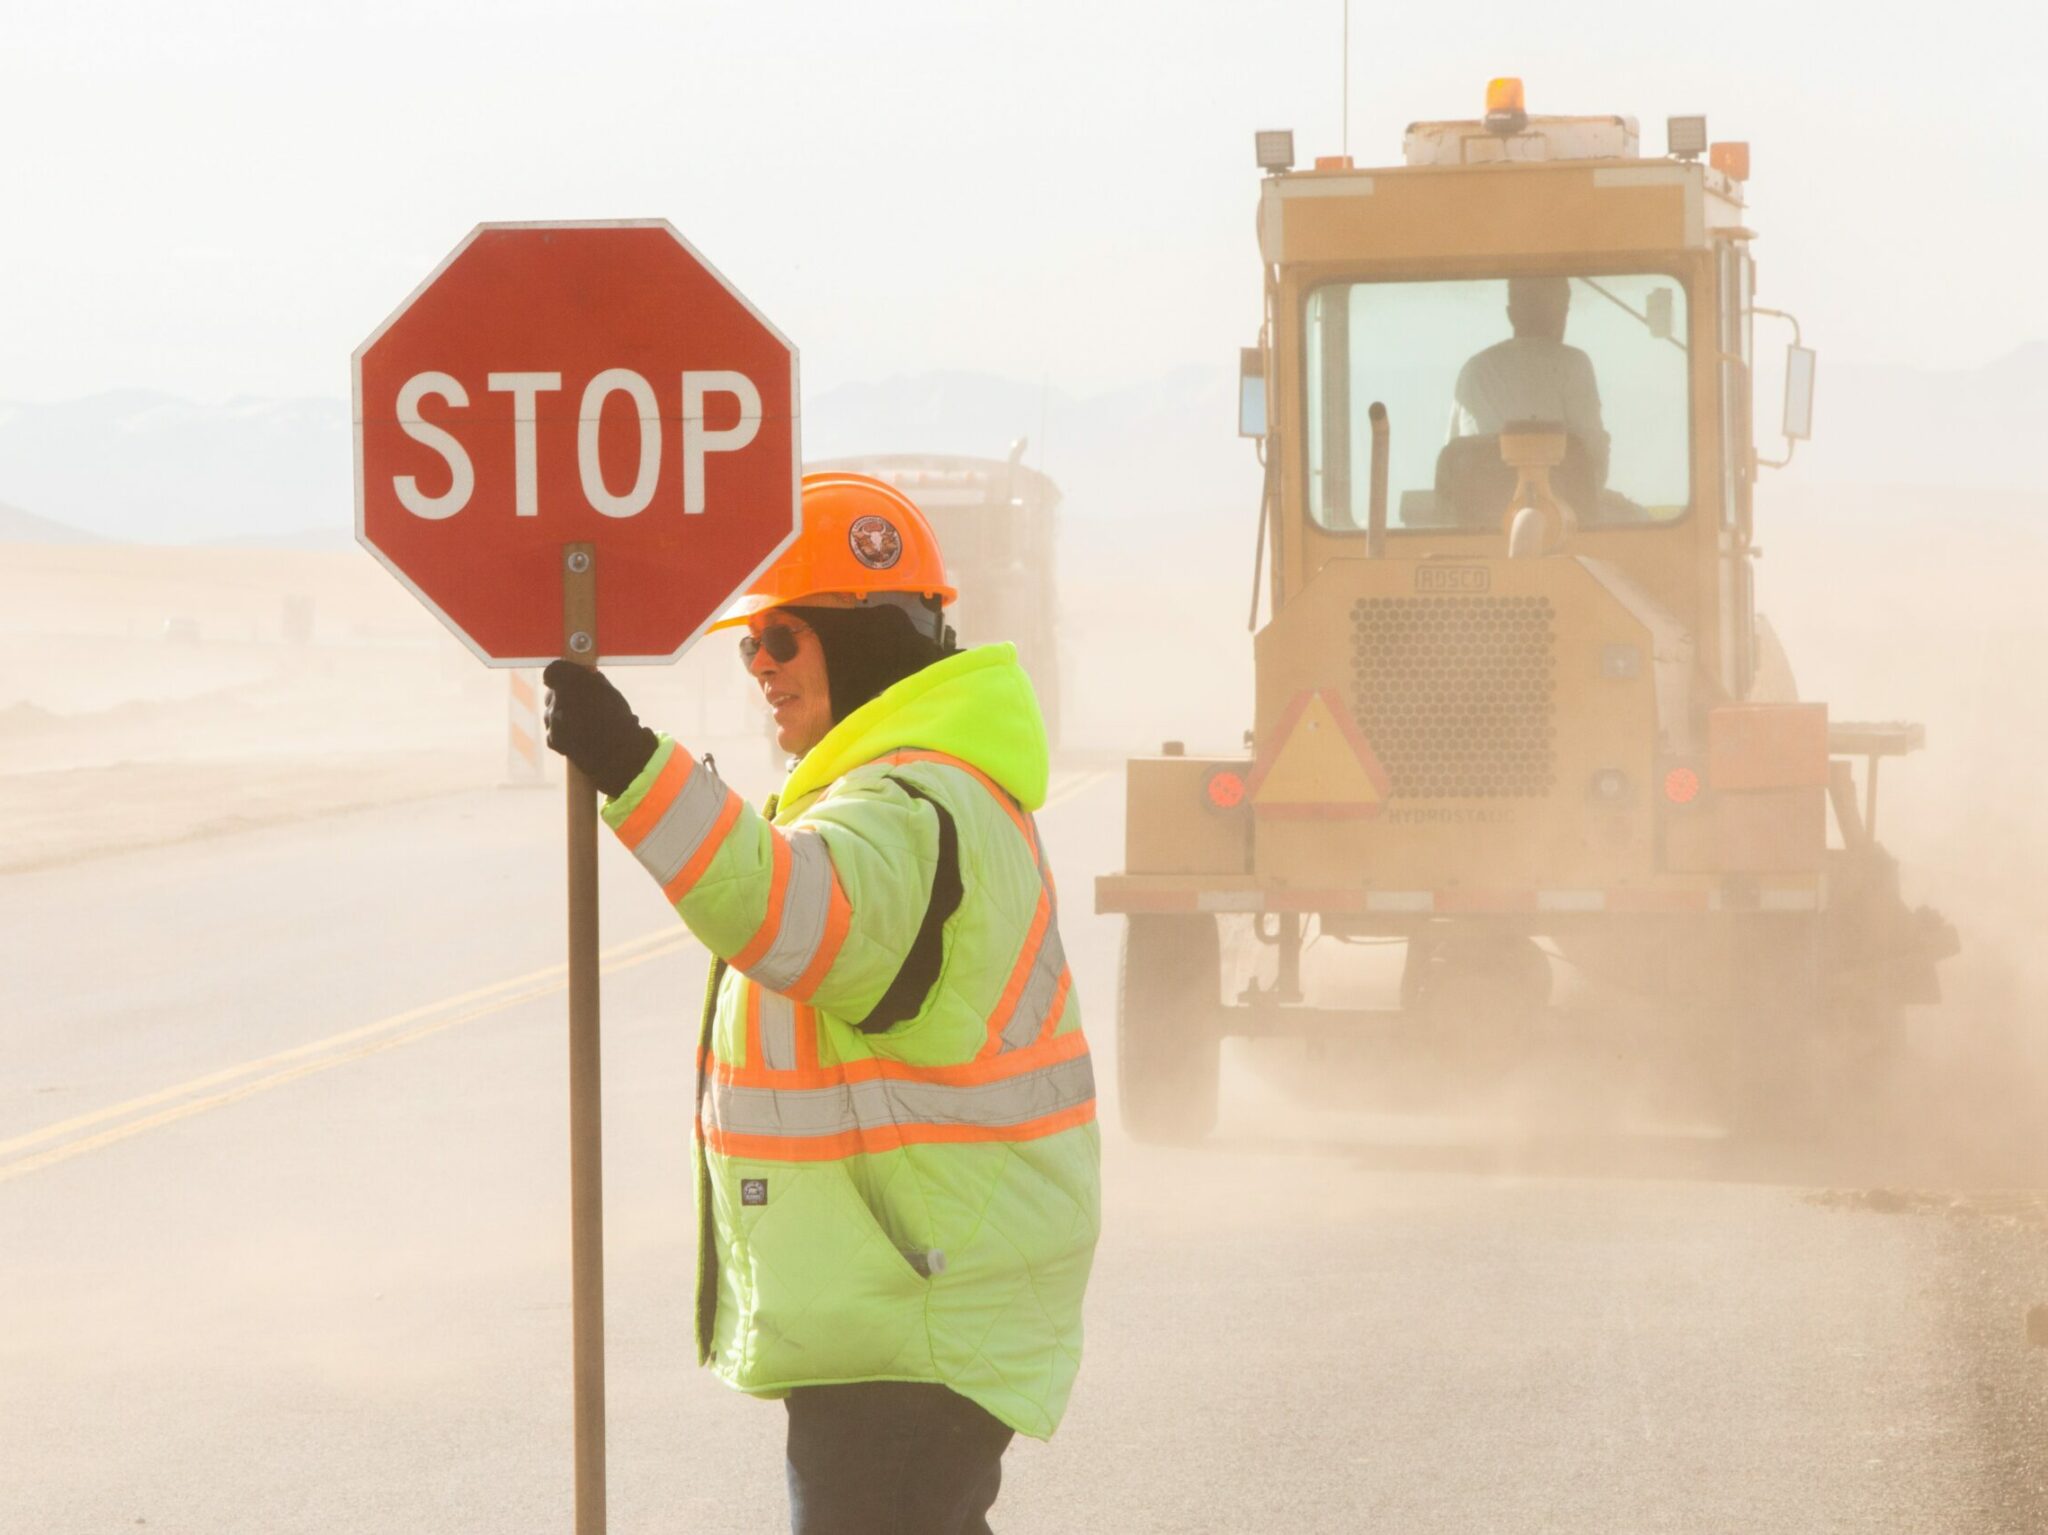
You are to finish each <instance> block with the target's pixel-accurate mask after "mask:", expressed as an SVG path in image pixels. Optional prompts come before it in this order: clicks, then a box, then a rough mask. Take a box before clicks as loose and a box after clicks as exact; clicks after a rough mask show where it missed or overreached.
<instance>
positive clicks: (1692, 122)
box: [1664, 117, 1707, 160]
mask: <svg viewBox="0 0 2048 1535" xmlns="http://www.w3.org/2000/svg"><path fill="white" fill-rule="evenodd" d="M1664 152H1665V153H1666V154H1668V155H1670V156H1672V157H1673V158H1674V159H1678V160H1697V159H1698V158H1699V157H1700V156H1701V155H1703V154H1705V153H1706V152H1707V120H1706V119H1705V118H1704V117H1667V118H1665V119H1664Z"/></svg>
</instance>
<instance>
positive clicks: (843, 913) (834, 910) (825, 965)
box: [784, 870, 853, 1058]
mask: <svg viewBox="0 0 2048 1535" xmlns="http://www.w3.org/2000/svg"><path fill="white" fill-rule="evenodd" d="M829 899H830V904H829V905H828V906H827V907H826V909H825V933H824V936H823V937H822V938H820V939H819V940H818V952H817V953H816V954H815V955H813V956H812V958H811V962H810V964H809V965H807V966H805V968H804V973H803V974H802V975H800V976H798V977H797V978H796V984H795V985H794V986H791V987H790V988H789V990H788V991H787V992H786V993H784V995H786V996H791V997H794V998H796V1000H797V1001H799V1002H808V1001H810V1000H811V998H812V997H813V996H815V995H816V994H817V990H818V988H819V987H820V986H821V985H823V984H824V981H825V977H826V976H827V975H830V974H831V973H832V962H833V961H834V960H836V959H837V958H839V950H840V947H841V946H842V945H843V944H844V943H845V942H846V935H847V933H848V932H850V931H851V930H852V928H853V906H852V904H851V903H850V902H848V901H847V899H846V892H845V891H844V890H842V889H840V888H839V875H838V872H837V871H836V870H835V871H834V872H833V875H832V894H831V896H830V898H829ZM813 1056H814V1058H815V1052H813Z"/></svg>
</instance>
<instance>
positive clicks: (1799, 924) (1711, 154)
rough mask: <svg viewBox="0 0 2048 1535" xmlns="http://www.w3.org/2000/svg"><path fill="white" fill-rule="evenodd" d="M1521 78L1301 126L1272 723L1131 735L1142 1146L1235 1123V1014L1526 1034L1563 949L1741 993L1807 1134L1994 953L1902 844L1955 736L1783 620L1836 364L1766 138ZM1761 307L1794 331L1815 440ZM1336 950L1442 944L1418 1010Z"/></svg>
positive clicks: (1759, 1092) (1281, 379)
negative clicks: (1807, 298)
mask: <svg viewBox="0 0 2048 1535" xmlns="http://www.w3.org/2000/svg"><path fill="white" fill-rule="evenodd" d="M1487 107H1488V110H1487V113H1486V115H1485V117H1484V118H1483V119H1479V120H1473V121H1462V122H1460V121H1453V122H1426V123H1416V124H1413V125H1411V126H1410V127H1409V128H1408V130H1407V134H1406V141H1405V157H1404V163H1403V164H1401V165H1398V166H1394V167H1391V168H1383V169H1359V168H1355V167H1354V166H1353V165H1352V163H1351V161H1350V159H1349V158H1348V157H1335V158H1329V159H1321V160H1318V161H1316V163H1315V166H1314V168H1313V169H1308V170H1299V171H1298V170H1295V169H1293V168H1292V167H1293V160H1294V152H1293V144H1292V135H1291V134H1290V133H1262V134H1260V135H1259V136H1258V161H1259V165H1260V168H1261V172H1262V181H1261V184H1260V188H1259V208H1258V239H1259V247H1260V250H1259V254H1260V258H1261V263H1262V267H1263V270H1264V273H1265V306H1264V315H1265V319H1264V325H1263V327H1262V330H1261V334H1260V337H1259V344H1258V346H1257V347H1256V348H1248V349H1246V350H1245V352H1244V354H1243V356H1242V359H1241V377H1242V385H1243V387H1242V392H1241V400H1240V423H1239V430H1240V432H1241V434H1243V435H1245V436H1247V437H1250V438H1251V439H1253V441H1254V442H1255V444H1256V446H1257V450H1258V453H1259V456H1260V459H1261V461H1262V463H1263V465H1264V470H1265V479H1264V494H1263V499H1262V504H1261V507H1260V519H1261V526H1260V535H1259V543H1258V566H1257V568H1255V572H1254V577H1253V583H1254V598H1253V628H1254V630H1255V635H1256V638H1255V641H1254V660H1255V677H1256V699H1255V707H1254V719H1253V725H1252V728H1251V730H1249V731H1248V732H1247V733H1246V737H1245V742H1244V745H1245V748H1246V751H1245V753H1244V754H1243V755H1242V756H1239V755H1235V754H1233V755H1226V756H1211V757H1201V756H1194V755H1188V754H1186V753H1185V752H1184V751H1183V750H1182V749H1181V747H1180V746H1179V744H1178V743H1168V744H1167V747H1166V748H1165V750H1164V751H1162V753H1161V754H1160V755H1158V756H1154V757H1146V758H1140V759H1134V760H1132V761H1131V762H1130V763H1129V764H1128V776H1127V807H1128V808H1127V823H1126V838H1127V843H1126V867H1125V870H1124V872H1122V873H1118V874H1113V875H1107V876H1104V877H1102V878H1101V879H1100V880H1099V882H1098V884H1097V888H1096V909H1097V910H1098V911H1102V912H1116V913H1121V914H1123V915H1124V916H1125V918H1126V929H1125V940H1124V945H1125V946H1124V957H1123V978H1122V995H1121V998H1120V1009H1121V1010H1120V1017H1119V1023H1118V1045H1117V1049H1118V1061H1119V1066H1120V1072H1121V1098H1122V1107H1123V1115H1124V1120H1125V1123H1126V1125H1127V1127H1128V1128H1129V1129H1130V1130H1131V1131H1132V1132H1133V1133H1135V1134H1137V1135H1139V1136H1141V1137H1144V1138H1149V1139H1160V1140H1170V1141H1186V1140H1191V1139H1195V1138H1199V1137H1200V1136H1202V1135H1204V1134H1205V1133H1206V1132H1207V1131H1208V1129H1209V1128H1210V1127H1211V1124H1212V1122H1213V1120H1214V1117H1215V1113H1216V1102H1217V1081H1218V1059H1219V1049H1220V1045H1221V1042H1222V1040H1223V1039H1224V1038H1225V1037H1227V1036H1249V1037H1271V1036H1284V1037H1297V1036H1298V1037H1310V1038H1322V1039H1326V1040H1327V1039H1330V1038H1332V1037H1338V1038H1343V1037H1354V1038H1356V1037H1361V1036H1363V1035H1365V1034H1367V1033H1368V1032H1370V1031H1371V1030H1373V1029H1375V1028H1386V1027H1389V1026H1398V1027H1400V1028H1402V1029H1404V1030H1406V1031H1408V1032H1409V1033H1411V1034H1412V1033H1414V1032H1415V1031H1417V1030H1418V1029H1419V1030H1420V1031H1421V1032H1423V1033H1424V1034H1428V1033H1430V1032H1432V1031H1434V1032H1436V1033H1439V1034H1441V1033H1447V1032H1448V1033H1455V1032H1456V1031H1459V1030H1466V1029H1473V1028H1477V1027H1482V1026H1484V1027H1489V1028H1492V1027H1498V1026H1500V1025H1501V1024H1502V1021H1503V1020H1505V1021H1506V1024H1507V1026H1509V1027H1511V1028H1512V1027H1517V1026H1521V1025H1525V1024H1526V1023H1527V1021H1528V1020H1530V1019H1532V1018H1536V1017H1539V1016H1541V1015H1542V1014H1543V1012H1544V1010H1545V1009H1546V1008H1548V1006H1549V1000H1550V988H1551V984H1552V964H1553V956H1558V957H1561V958H1562V959H1563V960H1565V961H1569V962H1570V963H1571V964H1572V965H1573V966H1575V967H1577V968H1578V969H1579V970H1580V971H1582V972H1584V973H1585V974H1587V975H1589V976H1595V977H1599V978H1601V979H1602V981H1603V982H1604V983H1608V984H1611V985H1613V986H1614V987H1616V988H1618V989H1620V990H1621V991H1622V992H1624V993H1626V994H1627V995H1629V996H1633V997H1636V998H1640V999H1642V1000H1643V1001H1644V1002H1645V1003H1654V1004H1655V1005H1654V1006H1645V1008H1644V1009H1643V1011H1644V1012H1645V1014H1646V1015H1650V1016H1654V1017H1656V1018H1659V1019H1662V1020H1671V1019H1676V1018H1684V1019H1694V1018H1696V1019H1698V1020H1700V1022H1701V1025H1702V1031H1703V1036H1704V1037H1705V1038H1707V1039H1708V1040H1709V1041H1710V1042H1711V1041H1716V1040H1718V1041H1725V1043H1726V1045H1727V1051H1726V1060H1727V1072H1726V1086H1727V1096H1726V1098H1725V1100H1722V1101H1724V1102H1725V1104H1726V1107H1727V1110H1728V1117H1729V1121H1730V1123H1733V1124H1736V1125H1740V1126H1751V1127H1761V1126H1771V1127H1774V1130H1782V1129H1784V1128H1787V1127H1788V1126H1791V1125H1793V1124H1794V1122H1795V1121H1796V1120H1797V1118H1798V1116H1799V1115H1801V1114H1803V1113H1805V1112H1806V1111H1807V1110H1806V1107H1805V1106H1806V1105H1808V1104H1810V1102H1811V1098H1810V1094H1809V1092H1808V1089H1809V1087H1810V1085H1811V1083H1812V1082H1813V1080H1814V1078H1815V1075H1816V1073H1817V1071H1818V1070H1819V1062H1821V1061H1822V1060H1823V1059H1824V1058H1825V1057H1824V1047H1832V1045H1833V1044H1835V1043H1839V1036H1841V1035H1843V1034H1845V1033H1846V1034H1850V1035H1857V1036H1859V1038H1860V1044H1861V1045H1863V1046H1867V1047H1868V1048H1869V1049H1871V1050H1877V1049H1880V1048H1881V1047H1882V1046H1883V1044H1884V1042H1885V1037H1886V1035H1887V1033H1888V1031H1894V1030H1895V1029H1896V1027H1897V1020H1898V1016H1899V1013H1898V1009H1899V1008H1900V1007H1901V1006H1902V1005H1903V1004H1906V1003H1914V1002H1925V1001H1930V1000H1933V999H1935V998H1936V996H1937V995H1938V988H1937V983H1936V978H1935V966H1936V962H1937V961H1938V960H1939V959H1941V958H1943V957H1944V956H1946V955H1947V954H1948V953H1950V952H1953V950H1954V948H1955V946H1956V945H1955V935H1954V933H1953V931H1952V930H1951V929H1950V928H1949V927H1948V926H1947V924H1946V923H1945V922H1943V921H1942V919H1941V918H1940V917H1939V916H1938V915H1936V914H1934V913H1932V912H1930V911H1926V910H1921V911H1917V912H1915V911H1909V910H1908V909H1907V907H1906V906H1905V905H1904V903H1903V901H1902V900H1901V897H1900V894H1899V884H1898V875H1897V870H1896V867H1895V865H1894V863H1893V861H1892V860H1891V858H1890V857H1889V856H1888V855H1887V854H1886V853H1885V852H1884V850H1883V849H1882V848H1881V847H1880V846H1879V845H1878V844H1877V842H1876V840H1875V835H1874V831H1875V828H1874V824H1873V822H1874V817H1875V810H1876V790H1877V768H1878V764H1879V762H1880V761H1881V760H1882V759H1883V758H1885V757H1888V756H1893V755H1899V754H1903V753H1906V752H1909V751H1912V750H1915V749H1917V748H1918V747H1919V746H1921V745H1922V744H1923V736H1922V732H1921V730H1920V727H1918V726H1913V725H1902V724H1885V725H1871V724H1843V723H1831V722H1830V720H1829V718H1828V711H1827V706H1826V705H1825V704H1824V703H1819V702H1811V701H1802V700H1800V699H1799V698H1798V696H1797V693H1796V691H1795V689H1794V687H1793V684H1792V677H1791V670H1790V668H1789V666H1788V665H1787V664H1786V661H1785V657H1784V655H1783V653H1782V651H1781V649H1780V648H1779V646H1778V643H1777V641H1776V639H1775V637H1774V636H1773V634H1772V632H1771V630H1770V627H1769V625H1768V623H1767V622H1766V621H1765V620H1764V619H1763V618H1762V617H1761V616H1760V615H1759V614H1758V613H1757V612H1756V611H1755V605H1754V599H1753V584H1752V560H1753V558H1754V557H1755V555H1756V553H1757V552H1758V551H1757V546H1756V542H1755V531H1754V528H1755V524H1754V516H1753V505H1752V501H1753V494H1754V489H1755V483H1756V479H1757V472H1758V468H1759V466H1760V465H1771V464H1777V463H1783V462H1785V461H1787V460H1788V459H1789V456H1790V452H1791V446H1792V444H1793V443H1795V442H1796V441H1797V440H1799V439H1801V438H1803V437H1805V436H1806V435H1807V434H1808V431H1809V429H1810V422H1811V410H1812V383H1813V357H1814V354H1813V353H1812V352H1811V351H1810V350H1808V349H1806V348H1805V347H1803V346H1801V345H1800V344H1799V337H1798V328H1797V323H1796V321H1793V320H1792V318H1791V316H1789V315H1783V314H1781V313H1779V312H1778V311H1774V310H1769V309H1764V308H1760V307H1759V306H1758V305H1757V304H1756V302H1755V299H1754V294H1755V291H1756V279H1755V271H1756V268H1755V263H1754V261H1753V259H1752V256H1751V242H1752V239H1753V238H1754V236H1753V233H1752V230H1751V229H1750V227H1749V224H1748V221H1747V214H1746V210H1745V206H1744V190H1745V182H1746V180H1747V177H1748V172H1749V150H1748V146H1747V145H1746V144H1737V143H1719V144H1710V143H1709V142H1708V139H1707V135H1706V125H1705V120H1704V119H1702V118H1674V119H1672V120H1671V123H1670V146H1669V153H1668V154H1667V155H1665V156H1663V157H1654V156H1644V155H1643V154H1641V153H1640V150H1639V135H1638V131H1637V126H1636V123H1635V121H1634V120H1633V119H1631V118H1623V117H1532V116H1530V115H1529V114H1528V113H1527V111H1526V110H1525V108H1524V104H1523V98H1522V88H1521V83H1520V82H1519V81H1515V80H1500V81H1495V82H1493V83H1492V85H1491V86H1490V87H1489V91H1488V99H1487ZM1760 321H1761V322H1763V323H1766V324H1769V325H1775V326H1783V327H1789V330H1790V334H1791V345H1790V347H1789V348H1788V351H1787V354H1786V355H1787V362H1786V370H1787V371H1786V380H1785V387H1784V407H1785V408H1784V424H1783V430H1784V435H1785V438H1786V448H1785V454H1784V456H1783V457H1781V458H1778V459H1766V458H1761V457H1760V456H1759V454H1758V452H1757V450H1756V447H1755V446H1754V444H1755V434H1754V430H1753V425H1752V420H1751V414H1752V403H1751V402H1752V375H1753V370H1754V368H1755V354H1754V350H1753V343H1754V334H1753V333H1754V332H1755V330H1756V329H1757V327H1758V324H1759V322H1760ZM1262 594H1263V596H1264V598H1265V604H1266V608H1267V612H1268V616H1267V619H1266V621H1265V623H1264V624H1263V625H1259V624H1258V621H1257V618H1258V611H1259V598H1260V596H1261V595H1262ZM1857 759H1860V760H1861V761H1862V763H1863V764H1864V766H1863V773H1864V788H1863V792H1862V794H1861V796H1860V799H1859V794H1858V789H1857V785H1856V779H1855V772H1856V768H1855V763H1856V760H1857ZM1831 814H1832V820H1833V824H1834V828H1835V830H1834V833H1833V836H1832V838H1831V836H1830V832H1829V824H1830V816H1831ZM1226 928H1227V929H1228V930H1229V934H1230V935H1232V936H1233V938H1234V941H1236V942H1239V943H1241V944H1244V945H1249V946H1250V947H1251V949H1252V950H1253V951H1254V958H1253V962H1251V963H1249V964H1247V963H1244V962H1242V956H1240V957H1239V961H1238V962H1226V954H1225V952H1224V950H1225V948H1226V944H1225V941H1224V939H1225V934H1224V932H1223V931H1221V930H1222V929H1226ZM1315 939H1326V940H1335V941H1337V942H1341V943H1354V942H1363V943H1390V942H1395V943H1401V942H1404V943H1405V959H1404V964H1403V968H1402V972H1401V979H1400V988H1399V1002H1400V1006H1399V1007H1390V1008H1384V1009H1363V1008H1344V1009H1338V1008H1327V1007H1317V1006H1314V1005H1311V999H1310V998H1309V997H1308V996H1306V995H1305V994H1304V988H1303V985H1302V954H1303V949H1304V947H1305V945H1306V944H1307V943H1309V942H1310V941H1312V940H1315ZM1226 975H1227V977H1228V979H1227V980H1226ZM1247 976H1248V977H1249V979H1246V977H1247ZM1712 1054H1713V1052H1711V1051H1710V1052H1709V1055H1710V1056H1711V1055H1712ZM1716 1058H1718V1057H1716Z"/></svg>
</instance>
